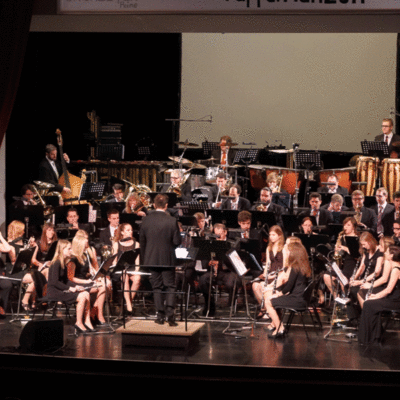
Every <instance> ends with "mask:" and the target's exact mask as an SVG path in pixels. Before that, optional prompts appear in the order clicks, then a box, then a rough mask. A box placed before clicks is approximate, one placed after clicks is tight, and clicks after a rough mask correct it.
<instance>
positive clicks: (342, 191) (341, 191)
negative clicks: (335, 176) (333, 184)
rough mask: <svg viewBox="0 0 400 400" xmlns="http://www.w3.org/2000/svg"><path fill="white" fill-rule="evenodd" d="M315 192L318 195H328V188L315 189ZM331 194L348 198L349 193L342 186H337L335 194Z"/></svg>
mask: <svg viewBox="0 0 400 400" xmlns="http://www.w3.org/2000/svg"><path fill="white" fill-rule="evenodd" d="M317 192H318V193H329V188H328V186H321V187H319V188H318V189H317ZM332 194H340V195H342V196H348V194H349V191H348V190H347V189H346V188H344V187H342V186H338V187H337V188H336V191H335V193H332Z"/></svg>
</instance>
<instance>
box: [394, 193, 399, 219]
mask: <svg viewBox="0 0 400 400" xmlns="http://www.w3.org/2000/svg"><path fill="white" fill-rule="evenodd" d="M393 205H394V210H393V214H394V215H393V221H395V220H396V219H400V191H398V192H395V193H393Z"/></svg>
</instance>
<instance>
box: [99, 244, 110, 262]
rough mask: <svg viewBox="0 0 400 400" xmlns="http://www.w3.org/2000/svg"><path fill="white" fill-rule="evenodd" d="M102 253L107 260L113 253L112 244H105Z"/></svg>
mask: <svg viewBox="0 0 400 400" xmlns="http://www.w3.org/2000/svg"><path fill="white" fill-rule="evenodd" d="M100 254H101V258H102V260H103V261H104V260H107V258H108V257H110V256H111V255H112V248H111V246H110V245H108V244H105V245H103V246H102V247H101V251H100Z"/></svg>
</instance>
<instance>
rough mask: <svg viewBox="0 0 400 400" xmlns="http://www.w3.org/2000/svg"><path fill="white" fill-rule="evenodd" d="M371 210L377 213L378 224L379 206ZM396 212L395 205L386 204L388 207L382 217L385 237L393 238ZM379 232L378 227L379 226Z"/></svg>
mask: <svg viewBox="0 0 400 400" xmlns="http://www.w3.org/2000/svg"><path fill="white" fill-rule="evenodd" d="M371 210H373V211H374V212H375V214H376V215H377V217H376V221H377V223H378V218H379V215H378V205H377V204H376V205H374V206H372V207H371ZM394 212H395V207H394V205H393V204H389V203H386V206H385V208H384V210H383V213H382V217H381V224H382V228H383V236H392V235H393V222H394ZM377 230H378V225H377Z"/></svg>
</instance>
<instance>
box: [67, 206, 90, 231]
mask: <svg viewBox="0 0 400 400" xmlns="http://www.w3.org/2000/svg"><path fill="white" fill-rule="evenodd" d="M67 222H68V224H70V225H71V227H70V229H73V230H79V229H83V230H85V231H86V232H87V233H88V234H89V233H90V231H91V224H90V223H89V224H82V223H80V222H79V214H78V210H77V209H76V208H70V209H69V210H68V211H67Z"/></svg>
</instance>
